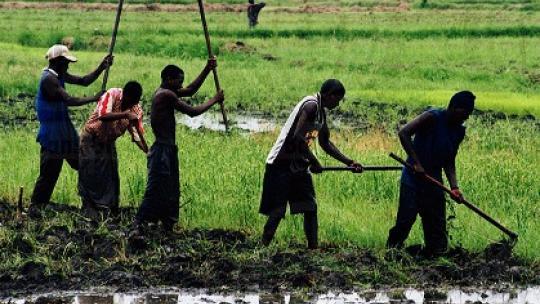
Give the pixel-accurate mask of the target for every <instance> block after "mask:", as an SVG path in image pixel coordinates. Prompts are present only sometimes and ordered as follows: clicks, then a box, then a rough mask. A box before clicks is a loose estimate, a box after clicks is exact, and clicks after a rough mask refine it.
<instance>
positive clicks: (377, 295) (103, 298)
mask: <svg viewBox="0 0 540 304" xmlns="http://www.w3.org/2000/svg"><path fill="white" fill-rule="evenodd" d="M34 302H35V303H69V304H160V303H167V304H168V303H171V304H172V303H186V304H199V303H200V304H212V303H215V304H223V303H231V304H248V303H253V304H259V303H269V304H270V303H277V304H289V303H290V304H293V303H317V304H345V303H347V304H349V303H350V304H355V303H432V304H437V303H455V304H460V303H463V304H465V303H490V304H499V303H501V304H502V303H512V304H526V303H527V304H537V303H539V304H540V286H536V287H529V288H523V289H513V290H510V291H495V290H489V289H488V290H478V289H475V290H472V289H471V290H460V289H448V290H434V289H432V290H419V289H412V288H409V289H394V290H386V291H364V292H354V293H332V292H329V293H326V294H317V295H308V294H298V293H291V294H288V293H287V294H270V293H245V294H242V293H225V294H210V293H206V292H205V291H182V290H177V291H174V292H163V291H158V292H145V293H115V294H103V293H84V292H73V293H59V294H44V295H35V296H30V297H28V298H18V299H0V303H17V304H23V303H34Z"/></svg>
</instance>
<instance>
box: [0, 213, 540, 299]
mask: <svg viewBox="0 0 540 304" xmlns="http://www.w3.org/2000/svg"><path fill="white" fill-rule="evenodd" d="M134 212H135V210H133V209H123V210H121V212H120V215H119V216H118V217H117V218H115V219H114V220H109V221H106V222H102V223H98V224H96V223H92V222H90V221H87V220H85V219H84V218H83V217H81V215H80V214H79V212H78V209H77V208H74V207H70V206H66V205H54V204H53V205H50V206H49V207H47V208H46V209H45V210H43V211H42V212H41V213H38V214H37V218H26V220H24V221H20V220H16V215H17V212H16V207H15V205H14V204H12V203H7V202H0V232H1V233H0V248H2V252H1V253H0V257H1V259H0V297H8V296H16V295H25V294H34V293H38V292H49V291H61V290H81V289H87V288H91V287H94V286H104V287H109V288H111V289H112V290H114V291H118V292H121V291H126V290H133V289H138V288H150V287H159V286H175V287H179V288H208V289H210V290H211V291H228V290H235V291H253V290H260V289H262V290H268V291H274V292H277V291H286V290H297V289H302V290H309V291H313V292H321V291H327V290H332V289H334V290H335V289H339V290H342V291H347V290H354V289H359V288H364V287H372V288H381V287H396V286H399V287H401V286H404V285H412V286H421V287H424V288H426V287H430V286H432V287H436V286H441V285H453V286H480V285H482V286H486V285H488V286H489V285H493V284H505V283H508V284H510V283H511V284H517V285H523V284H540V266H539V265H531V264H530V263H528V262H527V261H524V260H521V259H520V258H518V257H515V256H513V255H512V253H511V251H510V250H509V248H508V247H506V246H490V247H489V248H486V250H484V251H483V252H474V253H473V252H467V251H466V250H464V249H462V248H453V249H452V250H451V251H450V252H449V253H448V255H447V256H446V257H443V258H439V259H435V260H430V259H426V258H424V257H422V256H421V255H416V254H415V253H413V252H410V253H407V252H406V251H400V252H392V253H389V252H386V251H385V250H383V249H378V250H375V249H369V248H361V247H356V246H350V245H347V246H337V245H334V244H322V248H321V249H320V250H317V251H308V250H306V249H304V247H305V246H304V244H298V243H291V244H289V245H288V246H286V247H279V246H275V247H270V248H261V246H260V245H259V242H258V235H253V234H249V233H246V232H242V231H227V230H220V229H213V230H202V229H192V230H184V231H177V232H176V233H174V234H167V233H163V232H162V231H160V230H159V229H158V228H157V227H154V228H153V229H148V230H147V234H146V238H144V239H135V238H132V239H130V238H129V237H128V235H129V232H130V228H129V227H130V223H131V221H132V219H133V215H134Z"/></svg>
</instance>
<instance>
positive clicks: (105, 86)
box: [101, 0, 124, 91]
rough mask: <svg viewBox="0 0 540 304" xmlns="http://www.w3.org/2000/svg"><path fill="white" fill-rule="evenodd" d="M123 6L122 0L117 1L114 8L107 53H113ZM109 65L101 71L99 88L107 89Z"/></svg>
mask: <svg viewBox="0 0 540 304" xmlns="http://www.w3.org/2000/svg"><path fill="white" fill-rule="evenodd" d="M123 6H124V0H120V1H119V2H118V8H117V9H116V20H115V21H114V28H113V32H112V37H111V44H109V55H112V54H113V51H114V46H115V44H116V35H117V34H118V26H119V25H120V16H121V15H122V7H123ZM110 68H111V66H108V67H107V69H106V70H105V72H104V73H103V83H102V84H101V90H102V91H105V90H106V89H107V81H108V80H109V69H110Z"/></svg>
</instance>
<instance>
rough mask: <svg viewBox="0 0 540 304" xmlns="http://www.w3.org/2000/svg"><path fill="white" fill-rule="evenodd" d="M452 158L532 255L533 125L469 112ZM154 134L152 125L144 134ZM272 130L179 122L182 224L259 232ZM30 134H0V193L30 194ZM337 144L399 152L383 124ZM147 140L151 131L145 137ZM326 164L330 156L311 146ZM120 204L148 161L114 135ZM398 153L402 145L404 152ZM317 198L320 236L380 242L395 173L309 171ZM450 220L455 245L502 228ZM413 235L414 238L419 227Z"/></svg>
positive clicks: (136, 187) (475, 197) (61, 188)
mask: <svg viewBox="0 0 540 304" xmlns="http://www.w3.org/2000/svg"><path fill="white" fill-rule="evenodd" d="M469 126H470V127H469V132H468V136H467V139H466V141H465V142H464V143H463V145H462V148H461V152H460V154H459V157H458V163H457V167H458V176H459V180H460V186H461V188H462V190H463V192H464V194H465V196H466V197H467V198H468V199H470V201H472V202H474V203H475V204H477V205H478V206H479V207H480V208H482V209H484V210H485V211H486V212H487V213H488V214H490V215H492V216H493V217H494V218H496V219H498V220H500V221H501V222H502V223H503V224H505V225H507V226H508V227H509V228H511V229H514V230H515V231H516V232H517V233H518V234H519V235H520V241H519V243H518V246H517V249H516V250H517V253H518V255H520V256H522V257H525V258H527V259H530V260H533V261H538V260H539V255H538V252H540V242H538V234H537V231H538V230H539V229H540V226H539V224H538V221H537V218H538V216H539V214H540V209H539V207H538V204H537V202H538V201H539V200H540V193H539V191H538V185H539V184H540V178H539V177H538V175H536V174H534V172H537V171H538V170H539V169H540V161H539V156H538V151H537V149H536V147H538V146H539V145H540V136H538V135H539V129H538V126H537V124H536V123H530V122H519V121H504V120H500V121H496V122H481V121H480V120H478V119H473V120H472V121H471V122H470V124H469ZM149 133H151V132H149ZM276 135H277V134H276V133H270V134H257V135H249V136H245V135H239V134H233V135H231V136H225V135H223V134H219V133H214V132H199V131H190V130H187V129H185V128H179V130H178V144H179V147H180V153H179V154H180V168H181V183H182V188H181V189H182V198H181V204H182V205H183V206H184V207H183V208H182V210H181V215H180V221H181V225H182V226H184V227H188V228H196V227H205V228H230V229H244V230H246V231H249V232H251V233H260V230H261V229H262V225H263V223H264V222H263V221H264V218H263V217H262V216H260V215H258V213H257V210H258V204H259V197H260V192H261V181H262V174H263V172H264V159H265V157H266V154H267V152H268V151H269V149H270V147H271V145H272V143H273V141H274V140H275V137H276ZM34 136H35V134H34V132H29V131H28V130H26V129H25V130H18V131H16V130H15V131H13V130H12V131H6V132H4V133H2V134H1V135H0V143H2V144H1V145H0V155H17V159H16V161H14V159H13V158H12V157H4V158H1V159H0V179H1V180H3V181H5V182H3V183H2V184H1V185H0V197H3V198H5V199H8V200H11V201H14V200H15V199H16V195H17V193H18V187H19V186H24V187H25V189H26V192H25V198H26V200H28V197H29V195H30V194H31V193H30V192H31V189H32V188H33V184H34V182H35V178H36V177H37V175H38V165H37V163H38V157H39V153H38V150H39V146H38V144H29V143H31V142H33V141H34ZM333 137H334V138H335V141H336V144H337V146H339V147H342V148H343V150H344V151H345V152H346V153H347V154H349V155H351V156H352V157H354V158H355V159H358V160H360V161H362V162H363V163H365V164H394V163H393V161H392V160H391V159H390V158H389V157H387V154H388V153H389V152H390V151H397V152H399V151H400V148H399V146H398V142H397V138H396V136H395V135H394V134H388V133H387V132H385V131H381V130H379V131H378V130H376V129H375V130H371V131H369V132H367V133H358V132H349V131H342V132H337V133H335V134H334V136H333ZM149 141H150V142H152V141H153V140H152V138H150V139H149ZM318 150H319V151H317V154H318V156H319V157H320V158H321V159H322V161H323V163H325V164H326V165H331V164H336V162H335V161H333V160H331V159H329V158H328V157H327V156H325V155H324V153H322V151H320V149H318ZM118 151H119V159H120V176H121V201H122V203H121V204H122V206H134V207H137V206H138V205H139V204H140V202H141V199H142V196H143V193H144V188H145V183H146V173H147V172H146V159H145V157H144V155H143V154H142V153H141V152H140V151H138V150H137V148H136V147H135V146H134V145H132V144H131V143H129V141H128V140H127V138H122V139H121V140H120V141H119V143H118ZM401 154H402V153H401ZM76 182H77V179H76V173H75V172H74V171H73V170H71V169H69V168H67V167H65V168H64V170H63V172H62V175H61V177H60V179H59V182H58V185H57V186H56V190H55V192H54V196H53V200H54V201H57V202H61V203H66V204H74V205H79V197H78V195H77V192H76V189H77V187H76ZM315 184H316V188H317V198H318V202H319V214H320V217H319V218H320V226H321V231H320V235H321V240H322V241H323V242H332V243H338V244H348V243H352V244H356V245H360V246H365V247H375V248H382V247H383V246H384V243H385V240H386V236H387V232H388V229H389V228H390V227H391V226H392V225H393V222H394V220H395V215H396V209H397V200H398V198H397V195H398V189H399V173H397V172H390V173H366V174H362V175H351V174H342V173H341V174H340V173H329V174H324V175H320V176H316V177H315ZM455 208H456V210H457V221H456V222H455V223H454V224H453V225H454V226H456V227H457V228H454V229H452V230H451V235H452V242H453V244H454V245H456V244H462V245H463V246H464V247H465V248H468V249H471V250H480V249H481V248H483V247H485V246H486V245H487V244H488V243H490V242H491V241H493V240H497V239H499V238H501V237H502V236H501V233H500V232H499V231H498V230H497V229H495V228H494V227H492V226H491V225H489V224H488V223H487V222H485V221H484V220H482V219H480V218H479V217H478V216H476V215H475V214H473V213H472V212H471V211H469V210H467V209H466V208H465V207H464V206H460V205H458V206H456V207H455ZM418 226H419V225H417V227H416V228H415V230H414V231H413V233H412V237H411V239H410V241H409V242H410V243H413V242H420V241H421V239H422V237H421V236H422V234H421V230H420V229H419V227H418ZM301 227H302V224H301V218H300V217H288V218H287V219H286V221H285V222H284V224H283V225H282V226H281V227H280V230H279V232H278V239H279V240H280V242H288V240H289V239H290V238H291V235H292V236H293V238H295V239H298V240H299V241H302V240H303V234H302V228H301Z"/></svg>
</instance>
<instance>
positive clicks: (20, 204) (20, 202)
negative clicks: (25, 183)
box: [17, 186, 24, 217]
mask: <svg viewBox="0 0 540 304" xmlns="http://www.w3.org/2000/svg"><path fill="white" fill-rule="evenodd" d="M23 192H24V187H22V186H21V187H20V188H19V200H18V201H17V216H18V217H20V216H21V215H22V212H23Z"/></svg>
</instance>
